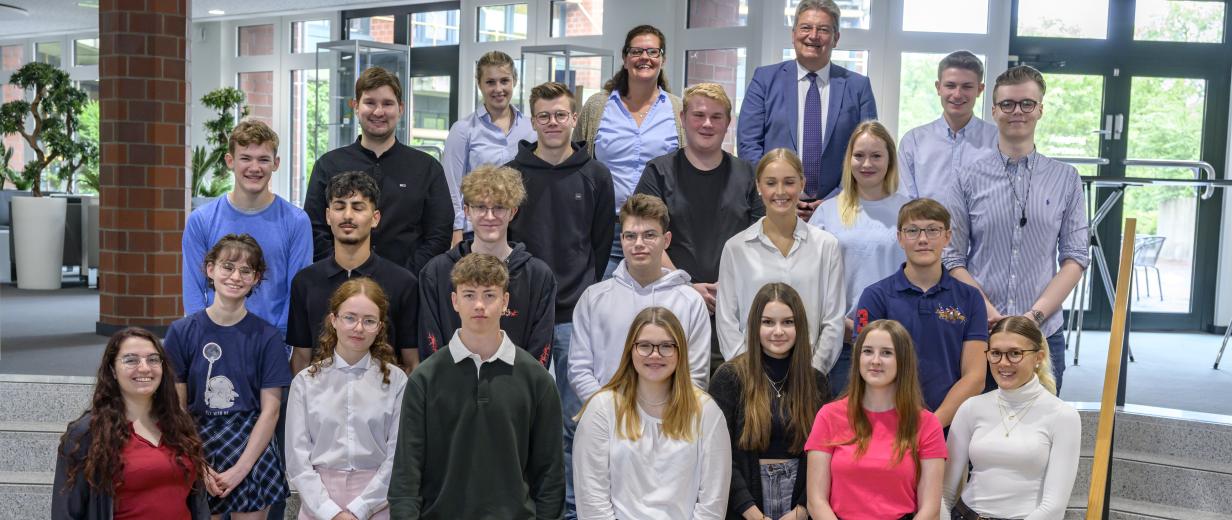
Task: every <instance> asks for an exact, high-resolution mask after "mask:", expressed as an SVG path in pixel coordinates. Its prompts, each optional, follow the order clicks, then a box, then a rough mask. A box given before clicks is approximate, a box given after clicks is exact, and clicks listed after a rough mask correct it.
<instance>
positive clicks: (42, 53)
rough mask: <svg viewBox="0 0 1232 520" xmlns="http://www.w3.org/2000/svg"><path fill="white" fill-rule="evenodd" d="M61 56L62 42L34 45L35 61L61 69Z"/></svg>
mask: <svg viewBox="0 0 1232 520" xmlns="http://www.w3.org/2000/svg"><path fill="white" fill-rule="evenodd" d="M60 56H61V54H60V42H38V43H36V44H34V61H37V62H39V63H46V64H48V65H51V66H53V67H59V66H60Z"/></svg>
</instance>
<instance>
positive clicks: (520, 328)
mask: <svg viewBox="0 0 1232 520" xmlns="http://www.w3.org/2000/svg"><path fill="white" fill-rule="evenodd" d="M473 243H474V241H471V240H467V241H463V242H461V243H459V244H458V247H455V248H453V249H451V250H449V251H446V252H445V254H441V255H437V256H436V258H433V259H432V260H430V261H429V262H428V265H426V266H424V268H423V271H421V272H420V273H419V359H420V360H424V359H427V358H428V356H430V355H432V353H433V352H436V351H437V350H440V349H443V348H445V347H446V345H448V344H449V340H450V339H453V335H454V333H456V332H457V330H458V329H460V328H462V320H461V318H459V317H458V313H457V311H455V310H453V301H452V299H451V298H450V293H452V292H453V281H452V280H451V278H450V273H451V272H452V271H453V266H454V264H457V263H458V260H461V259H462V257H464V256H466V255H469V254H471V246H472V244H473ZM509 245H510V246H511V247H513V251H512V252H510V253H509V258H506V259H505V266H507V267H508V268H509V308H508V309H505V314H504V316H501V330H503V331H505V334H506V335H508V336H509V340H510V341H512V342H513V344H514V345H517V346H519V347H521V348H523V349H525V350H526V351H527V352H530V355H532V356H534V357H535V359H537V360H539V363H540V364H542V365H543V366H547V365H548V362H549V361H551V359H552V356H551V347H552V337H553V329H552V328H553V327H554V326H555V325H556V277H555V276H553V275H552V269H551V268H549V267H548V264H545V263H544V262H543V260H540V259H538V258H535V257H534V256H531V254H530V253H529V252H527V251H526V246H524V245H522V244H519V243H516V242H514V243H511V244H509Z"/></svg>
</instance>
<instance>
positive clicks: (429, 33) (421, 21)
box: [411, 9, 461, 47]
mask: <svg viewBox="0 0 1232 520" xmlns="http://www.w3.org/2000/svg"><path fill="white" fill-rule="evenodd" d="M460 16H461V11H459V10H457V9H452V10H449V11H431V12H426V13H413V14H411V47H436V46H439V45H457V44H458V25H459V23H460V22H459V21H458V18H459V17H460Z"/></svg>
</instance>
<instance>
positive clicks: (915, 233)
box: [899, 227, 945, 240]
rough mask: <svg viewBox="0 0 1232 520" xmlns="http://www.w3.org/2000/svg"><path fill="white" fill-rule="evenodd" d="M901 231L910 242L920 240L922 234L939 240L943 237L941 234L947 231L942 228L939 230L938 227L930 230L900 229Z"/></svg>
mask: <svg viewBox="0 0 1232 520" xmlns="http://www.w3.org/2000/svg"><path fill="white" fill-rule="evenodd" d="M899 231H901V232H902V233H903V236H904V237H907V239H908V240H915V239H917V238H920V233H924V236H926V237H928V238H930V239H933V238H937V237H939V236H941V232H942V231H945V230H944V229H942V228H937V227H930V228H918V227H905V228H902V229H900V230H899Z"/></svg>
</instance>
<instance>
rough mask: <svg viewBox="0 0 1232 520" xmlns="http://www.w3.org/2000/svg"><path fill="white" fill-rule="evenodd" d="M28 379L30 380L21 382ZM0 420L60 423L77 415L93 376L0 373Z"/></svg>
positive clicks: (86, 400) (86, 399)
mask: <svg viewBox="0 0 1232 520" xmlns="http://www.w3.org/2000/svg"><path fill="white" fill-rule="evenodd" d="M22 380H31V381H34V382H25V381H22ZM0 395H3V396H4V399H0V421H10V422H15V421H24V422H46V423H64V424H66V425H67V424H68V423H69V421H72V420H73V419H76V418H78V417H80V416H81V412H83V411H85V410H86V409H87V408H89V407H90V399H91V398H92V397H93V395H94V382H93V378H83V377H37V376H7V375H6V376H0Z"/></svg>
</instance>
